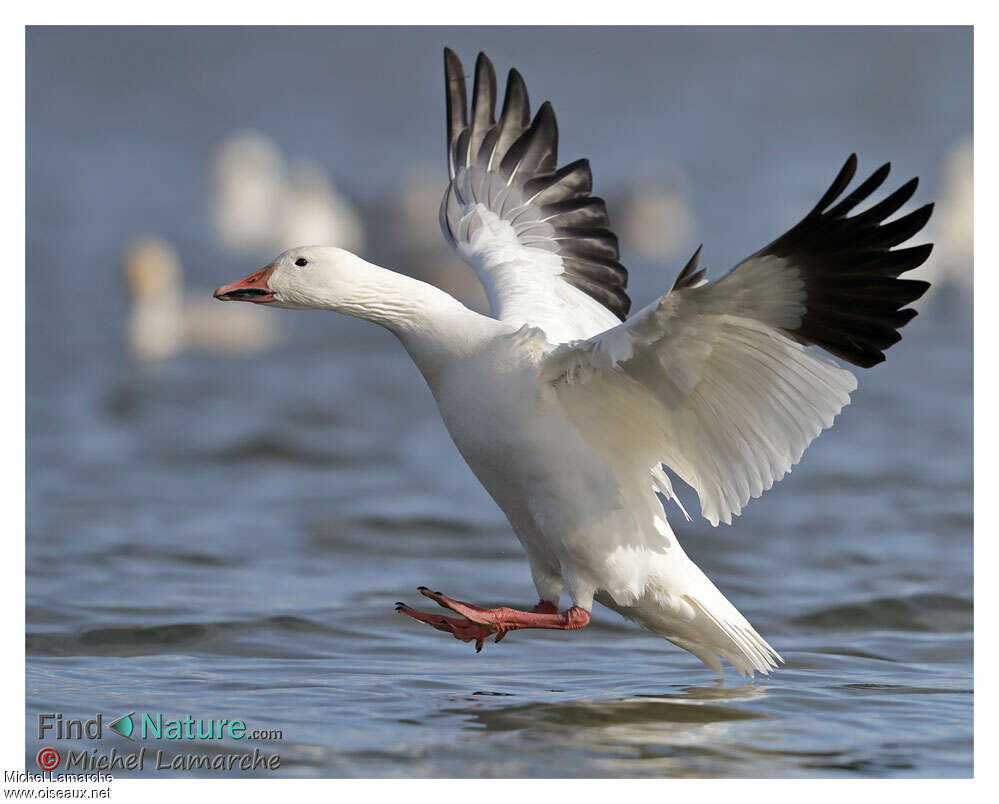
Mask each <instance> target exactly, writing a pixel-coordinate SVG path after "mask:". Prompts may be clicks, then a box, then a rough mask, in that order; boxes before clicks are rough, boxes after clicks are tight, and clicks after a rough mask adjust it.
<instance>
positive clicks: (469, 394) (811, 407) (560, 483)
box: [215, 50, 931, 676]
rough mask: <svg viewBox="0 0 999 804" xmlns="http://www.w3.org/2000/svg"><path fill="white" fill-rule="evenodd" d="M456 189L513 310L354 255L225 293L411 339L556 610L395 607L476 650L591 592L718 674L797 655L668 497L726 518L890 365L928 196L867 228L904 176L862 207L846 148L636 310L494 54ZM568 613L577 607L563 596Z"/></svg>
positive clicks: (478, 256)
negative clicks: (760, 622) (456, 294)
mask: <svg viewBox="0 0 999 804" xmlns="http://www.w3.org/2000/svg"><path fill="white" fill-rule="evenodd" d="M444 65H445V75H446V99H447V131H448V143H447V144H448V148H447V158H448V168H449V173H450V179H451V180H450V183H449V184H448V187H447V190H446V192H445V195H444V200H443V203H442V205H441V208H440V221H441V226H442V229H443V232H444V235H445V237H446V238H447V239H448V240H449V241H450V242H451V243H452V245H453V246H454V247H455V248H456V249H457V251H458V253H459V254H461V256H462V257H464V258H465V260H466V261H467V262H468V263H469V264H470V265H471V266H472V267H473V268H474V269H475V271H476V273H477V274H478V276H479V278H480V280H481V281H482V284H483V286H484V287H485V290H486V294H487V295H488V297H489V302H490V305H491V308H492V312H493V314H494V316H495V317H492V318H491V317H487V316H484V315H480V314H478V313H475V312H472V311H471V310H469V309H468V308H466V307H465V306H464V305H462V304H460V303H459V302H457V301H456V300H455V299H453V298H452V297H451V296H449V295H448V294H446V293H444V292H443V291H441V290H439V289H437V288H435V287H432V286H431V285H428V284H426V283H423V282H420V281H418V280H416V279H412V278H409V277H406V276H403V275H401V274H398V273H394V272H393V271H389V270H386V269H385V268H381V267H378V266H376V265H372V264H371V263H368V262H365V261H364V260H362V259H360V258H359V257H356V256H354V255H352V254H350V253H347V252H346V251H343V250H341V249H337V248H329V247H318V246H309V247H304V248H294V249H291V250H290V251H287V252H285V253H284V254H281V255H280V256H279V257H278V258H277V259H276V260H274V262H272V263H271V264H269V265H268V266H267V267H265V268H263V269H261V270H260V271H257V272H256V273H253V274H251V275H250V276H248V277H246V278H245V279H242V280H239V281H237V282H233V283H231V284H229V285H224V286H222V287H220V288H219V289H218V290H217V291H216V293H215V295H216V297H217V298H219V299H232V300H242V301H248V302H252V303H255V304H269V305H274V306H278V307H291V308H320V309H328V310H334V311H337V312H341V313H346V314H348V315H352V316H357V317H360V318H364V319H367V320H369V321H373V322H375V323H377V324H380V325H382V326H384V327H386V328H388V329H389V330H390V331H392V332H393V333H395V335H396V336H397V337H398V338H399V340H400V341H401V342H402V344H403V346H404V347H405V348H406V349H407V350H408V352H409V354H410V355H411V356H412V358H413V360H414V361H415V363H416V365H417V366H418V367H419V368H420V370H421V372H422V373H423V376H424V377H425V378H426V381H427V384H428V385H429V387H430V390H431V391H432V392H433V394H434V397H435V398H436V400H437V404H438V406H439V408H440V412H441V416H442V417H443V420H444V423H445V424H446V426H447V429H448V431H449V433H450V434H451V437H452V438H453V440H454V442H455V444H456V445H457V447H458V449H459V451H460V452H461V454H462V455H463V457H464V458H465V460H466V461H467V462H468V465H469V466H470V467H471V469H472V471H473V472H474V473H475V475H476V477H478V479H479V480H480V481H481V483H482V484H483V486H485V488H486V489H487V490H488V491H489V493H490V495H491V496H492V497H493V499H494V500H495V501H496V503H497V504H498V505H499V507H500V508H501V509H502V510H503V512H504V513H505V514H506V516H507V518H508V519H509V521H510V524H511V526H512V528H513V531H514V533H515V534H516V536H517V538H518V539H519V540H520V542H521V544H522V545H523V548H524V551H525V553H526V555H527V559H528V563H529V564H530V569H531V575H532V578H533V581H534V584H535V586H536V588H537V592H538V597H539V602H538V603H537V605H536V606H534V607H533V609H531V610H530V611H522V610H519V609H513V608H492V609H490V608H482V607H479V606H475V605H472V604H470V603H465V602H462V601H460V600H456V599H454V598H452V597H449V596H447V595H444V594H442V593H440V592H434V591H431V590H430V589H428V588H426V587H420V592H421V593H422V594H423V595H425V596H426V597H428V598H430V599H431V600H433V601H435V602H437V603H438V604H439V605H441V606H442V607H444V608H445V609H448V610H450V615H451V616H442V615H441V614H433V613H427V612H422V611H418V610H416V609H414V608H411V607H410V606H408V605H406V604H404V603H399V604H397V610H398V611H399V612H401V613H402V614H405V615H407V616H409V617H412V618H413V619H415V620H418V621H421V622H423V623H426V624H428V625H430V626H432V627H434V628H436V629H437V630H439V631H443V632H446V633H449V634H451V635H453V636H454V637H456V638H457V639H459V640H461V641H464V642H474V643H475V647H476V650H480V649H481V648H482V644H483V640H484V639H486V638H487V637H488V636H490V635H495V637H496V641H497V642H498V641H499V640H500V639H502V638H503V637H504V636H505V635H506V634H507V632H509V631H512V630H517V629H522V628H551V629H564V630H569V629H576V628H581V627H583V626H585V625H586V624H587V623H588V622H589V619H590V611H591V608H592V606H593V602H594V600H596V601H598V602H600V603H602V604H604V605H606V606H608V607H610V608H611V609H614V610H615V611H618V612H620V613H621V614H622V615H624V616H625V617H627V618H629V619H631V620H634V621H635V622H637V623H639V624H641V625H643V626H645V627H646V628H648V629H650V630H652V631H654V632H655V633H657V634H660V635H662V636H663V637H665V638H666V639H668V640H670V641H671V642H673V643H675V644H676V645H678V646H680V647H682V648H685V649H686V650H688V651H690V652H691V653H693V654H694V655H695V656H697V657H698V658H699V659H701V660H702V661H703V662H704V663H705V664H706V665H707V666H708V667H710V668H711V669H713V670H714V671H715V672H716V673H718V674H719V675H721V674H722V664H721V659H725V660H727V661H728V662H729V663H730V664H732V665H733V666H734V667H735V668H736V669H737V670H738V671H739V672H740V673H742V674H749V675H750V676H751V675H752V674H753V672H754V671H759V672H762V673H768V672H769V671H770V670H772V669H774V668H776V666H777V663H778V662H780V661H782V659H781V657H780V656H779V654H778V653H777V652H776V651H775V650H774V649H773V648H771V647H770V645H768V644H767V643H766V641H764V639H763V638H762V637H761V636H760V635H759V634H758V633H757V632H756V631H755V630H754V629H753V627H752V626H751V625H750V624H749V622H747V620H746V619H745V618H744V617H743V616H742V615H741V614H740V613H739V612H738V611H737V610H736V609H735V607H734V606H733V605H732V604H731V603H729V602H728V600H726V599H725V597H724V596H723V595H722V593H721V592H720V591H719V590H718V589H717V588H716V587H715V585H714V584H713V583H711V581H710V580H708V578H707V577H706V576H705V575H704V573H703V572H701V570H700V569H698V568H697V566H695V565H694V563H693V562H692V561H691V560H690V559H689V558H688V557H687V555H686V554H685V553H684V551H683V548H682V547H681V546H680V544H679V542H678V541H677V538H676V536H675V535H674V533H673V531H672V530H671V528H670V526H669V524H668V522H667V520H666V515H665V511H664V505H663V504H662V502H661V498H665V499H666V500H667V501H669V500H675V499H676V498H675V496H674V494H673V488H672V486H671V482H670V478H669V476H668V475H667V474H666V473H665V471H664V469H663V467H664V465H665V466H666V467H669V468H670V469H671V470H672V471H673V472H674V473H675V474H676V475H677V476H678V477H680V478H681V479H682V480H683V481H685V482H686V483H688V484H689V485H690V486H692V487H693V488H694V489H695V490H696V491H697V494H698V495H699V498H700V505H701V513H702V515H703V516H704V517H706V518H707V519H708V520H709V521H710V522H711V523H712V524H717V523H719V522H725V523H730V522H731V520H732V517H733V516H734V515H737V514H738V513H739V512H740V511H741V510H742V507H743V506H744V505H746V503H747V502H748V501H749V500H750V499H751V498H754V497H758V496H760V495H761V494H762V493H763V492H764V491H766V490H767V489H769V488H770V487H771V486H772V485H773V484H774V482H776V481H777V480H779V479H780V478H782V477H783V476H784V475H785V474H787V472H788V471H789V470H790V469H791V467H792V466H793V465H794V464H795V463H796V462H797V461H798V459H799V458H800V457H801V455H802V453H803V452H804V450H805V448H806V447H807V446H808V444H809V443H810V442H811V441H812V439H814V438H815V437H816V436H817V435H818V434H819V433H820V432H821V431H822V430H823V429H824V428H826V427H829V426H830V425H831V424H832V423H833V419H834V417H835V416H836V414H837V413H838V412H839V411H840V410H841V409H842V408H843V406H844V405H846V404H847V403H848V402H849V401H850V396H849V395H850V392H851V391H853V390H854V388H855V386H856V381H855V379H854V376H853V375H852V374H851V373H850V372H848V371H846V370H844V369H842V368H840V367H839V366H837V365H835V364H834V363H833V362H832V361H829V360H827V359H825V358H823V357H821V356H819V355H818V354H815V353H814V352H813V351H809V350H807V349H806V348H805V347H806V345H808V344H815V345H818V346H820V347H822V348H824V349H825V350H826V351H828V352H831V353H832V354H833V355H836V356H837V357H839V358H841V359H843V360H845V361H847V362H850V363H853V364H855V365H858V366H863V367H867V366H872V365H874V364H875V363H878V362H879V361H881V360H883V359H884V354H883V350H884V349H886V348H887V347H889V346H891V345H892V344H894V343H895V342H896V341H898V340H899V339H900V336H899V334H898V332H897V330H898V328H899V327H901V326H903V325H904V324H906V323H907V322H908V321H909V320H910V319H911V318H912V316H913V315H915V312H914V311H913V310H911V309H906V308H905V305H906V304H908V303H909V302H911V301H913V300H914V299H916V298H918V297H919V296H920V295H921V294H922V293H923V292H924V291H925V290H926V287H927V285H926V283H924V282H916V281H910V280H905V279H899V278H898V277H899V275H900V274H902V273H903V272H905V271H908V270H911V269H912V268H914V267H916V266H917V265H919V264H920V263H922V262H923V261H924V260H925V259H926V257H927V255H928V254H929V252H930V248H931V246H929V245H922V246H916V247H913V248H905V249H893V248H892V247H893V246H896V245H898V244H900V243H902V242H903V241H905V240H907V239H908V238H910V237H911V236H912V235H914V234H915V233H916V232H918V231H919V230H920V229H921V228H922V227H923V225H924V224H925V223H926V221H927V219H928V218H929V215H930V211H931V206H930V205H927V206H925V207H922V208H921V209H919V210H917V211H916V212H913V213H911V214H908V215H906V216H905V217H902V218H899V219H898V220H895V221H893V222H890V223H884V221H885V219H886V218H887V217H888V216H890V215H892V214H893V213H894V212H895V211H896V210H898V209H899V208H900V207H901V206H902V205H903V204H904V203H905V202H906V201H907V200H908V199H909V198H910V197H911V196H912V194H913V192H914V191H915V189H916V181H915V180H912V181H910V182H908V183H907V184H905V185H904V186H903V187H902V188H901V189H899V190H897V191H895V192H894V193H892V194H891V195H889V196H888V197H887V198H885V199H884V200H883V201H881V202H880V203H878V204H875V205H874V206H872V207H870V208H869V209H867V210H866V211H864V212H860V213H857V214H854V215H850V213H851V212H852V211H853V209H854V208H855V207H856V206H857V205H858V204H860V203H861V202H862V201H864V200H865V199H866V198H868V196H870V195H871V194H872V193H873V192H874V191H875V190H876V189H877V188H878V187H879V186H880V185H881V184H882V183H883V182H884V180H885V177H886V176H887V175H888V169H889V168H888V165H885V166H883V167H882V168H880V169H878V170H877V171H876V172H875V173H874V175H873V176H871V177H870V178H869V179H867V180H866V181H864V182H862V183H861V184H860V185H859V186H858V187H857V188H856V189H855V190H853V191H852V192H850V193H848V194H846V195H845V197H843V194H844V192H845V191H846V188H847V186H848V185H849V184H850V182H851V179H852V178H853V175H854V172H855V171H856V167H857V160H856V157H855V156H851V157H850V158H849V159H848V160H847V162H846V164H845V165H844V166H843V168H842V170H841V171H840V172H839V174H838V175H837V176H836V178H835V180H834V181H833V183H832V186H831V187H829V189H828V190H827V191H826V193H825V194H824V195H823V196H822V198H821V200H820V201H819V202H818V204H816V205H815V207H814V209H812V211H811V212H809V213H808V214H807V215H806V216H805V217H804V218H803V219H802V220H801V221H800V222H799V223H798V224H797V225H796V226H794V227H793V228H792V229H790V230H789V231H788V232H786V233H785V234H783V235H781V236H780V237H779V238H777V239H776V240H775V241H774V242H773V243H771V244H770V245H768V246H766V247H764V248H763V249H761V250H759V251H757V252H756V253H755V254H753V255H752V256H750V257H748V258H747V259H746V260H744V261H743V262H741V263H740V264H739V265H737V266H736V267H735V268H734V269H733V270H731V271H730V272H729V273H727V274H726V275H724V276H722V277H721V278H720V279H718V280H717V281H715V282H712V283H706V282H704V281H703V276H704V271H703V270H701V269H698V256H699V254H700V249H698V252H697V253H695V254H694V256H693V257H692V258H691V260H690V261H689V262H688V263H687V265H686V267H684V268H683V270H682V271H680V274H679V276H678V277H677V278H676V281H675V282H674V283H673V285H672V288H671V289H670V291H669V292H668V293H666V294H665V295H664V296H662V297H661V298H659V299H657V300H656V301H654V302H652V303H651V304H649V305H648V306H647V307H644V308H643V309H641V310H640V311H639V312H637V313H635V314H633V315H631V316H630V317H628V312H629V308H630V304H631V302H630V300H629V298H628V295H627V293H626V290H625V288H626V283H627V279H628V274H627V272H626V271H625V269H624V268H623V267H622V266H621V265H620V263H619V262H618V247H617V240H616V238H615V236H614V234H613V233H612V232H611V230H610V228H609V223H608V219H607V212H606V210H605V207H604V203H603V201H601V200H600V199H599V198H596V197H594V196H591V195H590V190H591V176H590V168H589V165H588V163H587V162H586V160H579V161H576V162H572V163H570V164H568V165H566V166H564V167H561V168H559V167H558V165H557V155H556V146H557V140H558V136H557V129H556V125H555V115H554V113H553V112H552V107H551V104H549V103H544V104H543V105H542V106H541V107H540V109H538V112H537V114H536V115H535V116H534V118H533V120H532V119H531V117H530V114H529V106H528V98H527V89H526V87H525V85H524V81H523V79H522V78H521V76H520V74H519V73H518V72H517V71H516V70H511V71H510V74H509V77H508V79H507V85H506V96H505V100H504V102H503V107H502V112H501V114H500V117H499V121H498V122H497V121H496V119H495V116H494V109H495V102H496V77H495V74H494V72H493V68H492V65H491V64H490V62H489V60H488V59H487V58H486V57H485V56H484V55H481V54H480V55H479V58H478V61H477V63H476V67H475V86H474V90H473V94H472V102H471V108H470V109H469V107H468V105H467V97H466V92H465V79H464V75H463V70H462V66H461V62H460V61H459V60H458V58H457V56H456V55H455V54H454V53H453V52H451V51H450V50H445V55H444ZM563 591H564V592H566V593H567V594H568V597H569V600H570V601H571V605H570V606H569V607H568V608H566V609H564V610H559V607H558V602H559V598H560V596H561V594H562V592H563Z"/></svg>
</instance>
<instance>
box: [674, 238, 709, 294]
mask: <svg viewBox="0 0 999 804" xmlns="http://www.w3.org/2000/svg"><path fill="white" fill-rule="evenodd" d="M702 248H704V244H703V243H701V245H699V246H698V247H697V251H695V252H694V254H693V256H692V257H691V258H690V259H689V260H687V264H686V265H685V266H683V270H682V271H680V273H679V274H678V275H677V277H676V281H675V282H674V283H673V287H672V290H680V289H681V288H689V287H692V286H694V285H696V284H697V283H698V282H700V281H701V279H702V278H703V277H704V269H703V268H702V269H701V270H700V271H698V270H697V265H698V263H699V262H700V260H701V249H702Z"/></svg>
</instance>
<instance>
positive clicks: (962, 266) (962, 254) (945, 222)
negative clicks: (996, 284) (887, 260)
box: [913, 139, 975, 304]
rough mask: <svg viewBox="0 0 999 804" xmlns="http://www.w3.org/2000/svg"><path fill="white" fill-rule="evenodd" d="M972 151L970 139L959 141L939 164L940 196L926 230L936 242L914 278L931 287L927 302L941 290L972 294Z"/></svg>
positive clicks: (973, 209)
mask: <svg viewBox="0 0 999 804" xmlns="http://www.w3.org/2000/svg"><path fill="white" fill-rule="evenodd" d="M974 169H975V152H974V143H973V142H972V140H970V139H967V140H962V141H960V142H958V143H956V144H955V145H954V146H953V147H951V149H950V150H949V151H948V152H947V154H946V155H945V156H944V158H943V159H942V161H941V165H940V173H941V176H940V178H941V182H940V185H941V187H942V194H941V198H940V201H939V203H938V204H937V213H936V215H934V216H933V221H932V223H931V224H930V226H929V227H927V228H928V229H929V230H930V231H929V234H930V236H931V237H932V238H933V239H934V241H935V243H936V248H934V249H933V254H932V255H930V258H929V259H928V260H927V261H926V262H925V263H924V264H923V265H922V266H920V267H919V268H918V269H917V270H916V271H915V272H913V275H914V276H917V277H919V278H920V279H925V280H926V281H928V282H931V283H932V284H933V288H932V289H931V290H930V292H929V293H927V294H926V298H927V300H928V303H930V304H932V300H933V298H934V297H937V296H938V295H939V294H941V293H942V292H943V291H947V290H949V291H951V292H954V291H956V292H957V293H959V294H962V295H966V294H970V293H971V291H972V285H973V278H974V262H975V260H974V246H975V176H974Z"/></svg>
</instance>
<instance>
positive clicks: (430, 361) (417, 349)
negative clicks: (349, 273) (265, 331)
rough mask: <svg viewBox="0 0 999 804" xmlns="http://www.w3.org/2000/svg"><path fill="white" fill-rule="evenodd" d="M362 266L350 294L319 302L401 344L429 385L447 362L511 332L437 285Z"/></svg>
mask: <svg viewBox="0 0 999 804" xmlns="http://www.w3.org/2000/svg"><path fill="white" fill-rule="evenodd" d="M357 263H358V264H357V266H356V267H357V271H356V273H355V274H354V276H353V277H352V282H351V286H350V289H349V292H343V289H342V288H340V289H337V292H335V293H333V294H331V297H330V298H329V299H328V300H325V301H324V300H323V293H322V291H319V293H318V299H316V300H315V301H319V302H320V306H322V307H325V308H326V309H330V310H336V311H337V312H340V313H345V314H347V315H351V316H354V317H355V318H363V319H365V320H367V321H372V322H374V323H376V324H379V325H381V326H383V327H385V328H386V329H388V330H389V331H390V332H392V333H393V334H394V335H395V336H396V337H397V338H399V340H400V341H402V344H403V346H405V347H406V350H407V351H408V352H409V354H410V355H411V356H412V358H413V360H414V361H415V362H416V364H417V366H419V368H420V370H421V371H423V373H424V375H425V376H426V377H427V379H428V380H429V379H431V376H432V375H435V374H436V373H437V372H438V371H439V370H440V369H441V368H442V366H443V365H444V364H446V362H447V361H449V360H453V359H456V358H460V357H463V356H466V355H468V354H471V353H473V352H474V351H476V350H477V349H479V348H481V346H482V344H483V343H485V342H486V341H488V340H490V339H492V338H494V337H496V336H497V335H499V334H502V333H504V332H506V331H509V330H510V329H511V328H510V327H509V326H508V325H506V324H502V323H501V322H499V321H497V320H495V319H493V318H488V317H487V316H484V315H480V314H479V313H476V312H474V311H473V310H469V309H468V308H467V307H465V305H463V304H462V303H461V302H459V301H458V300H457V299H455V298H454V297H453V296H451V295H449V294H447V293H445V292H444V291H443V290H440V289H439V288H436V287H434V286H433V285H430V284H427V283H426V282H421V281H420V280H419V279H413V278H412V277H409V276H405V275H403V274H399V273H396V272H395V271H389V270H387V269H385V268H381V267H380V266H377V265H373V264H372V263H369V262H365V261H364V260H361V259H360V258H357ZM333 296H335V298H333ZM310 306H315V305H310Z"/></svg>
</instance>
